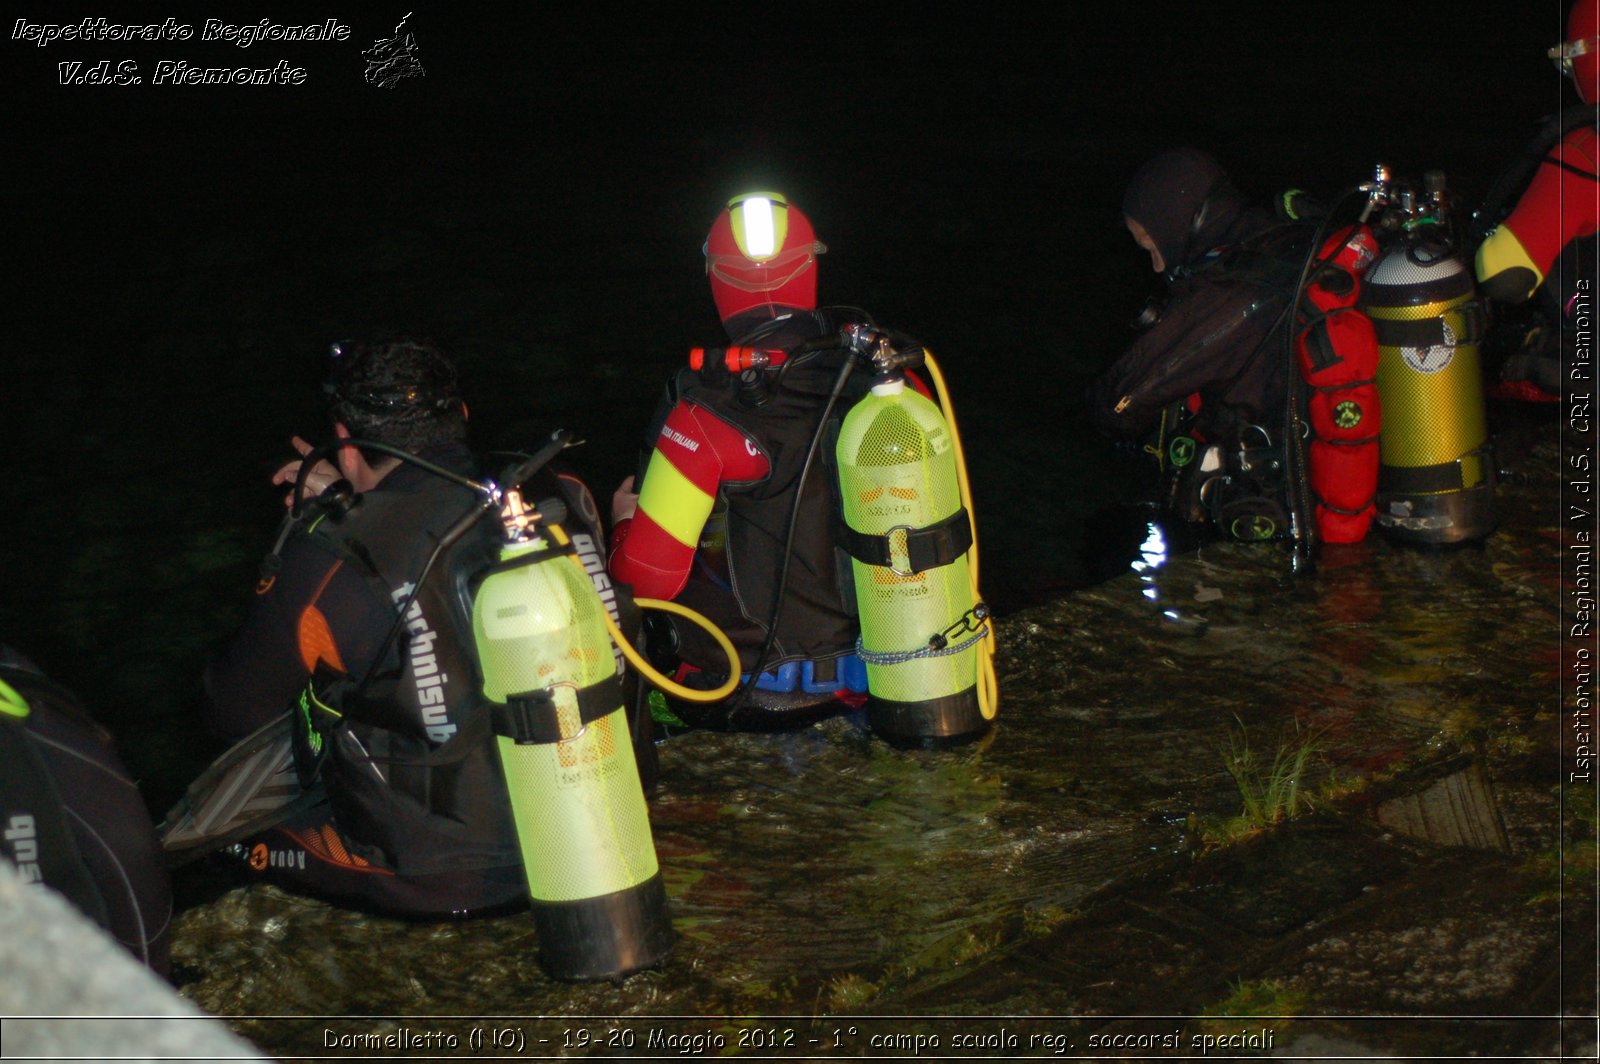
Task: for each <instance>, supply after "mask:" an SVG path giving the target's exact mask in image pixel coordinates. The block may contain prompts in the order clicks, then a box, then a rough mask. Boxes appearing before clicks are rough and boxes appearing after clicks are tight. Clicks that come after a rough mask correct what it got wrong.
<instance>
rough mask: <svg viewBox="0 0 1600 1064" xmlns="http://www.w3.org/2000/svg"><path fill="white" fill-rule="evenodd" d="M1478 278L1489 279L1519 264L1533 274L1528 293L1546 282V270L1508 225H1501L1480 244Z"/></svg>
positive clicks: (1481, 279) (1530, 293)
mask: <svg viewBox="0 0 1600 1064" xmlns="http://www.w3.org/2000/svg"><path fill="white" fill-rule="evenodd" d="M1476 265H1477V270H1478V280H1479V281H1487V280H1488V279H1489V278H1491V277H1493V276H1495V275H1496V274H1500V273H1504V272H1505V271H1506V270H1514V269H1516V268H1518V267H1519V266H1520V267H1521V268H1522V269H1524V270H1528V271H1530V272H1531V273H1532V274H1533V278H1534V280H1533V284H1531V285H1529V286H1528V292H1527V294H1528V295H1530V296H1531V295H1532V294H1533V290H1534V289H1535V288H1538V287H1539V285H1540V284H1542V283H1543V282H1544V271H1543V270H1541V269H1539V267H1538V266H1537V265H1536V264H1535V263H1534V261H1533V259H1532V258H1530V257H1529V256H1528V251H1527V249H1526V248H1524V247H1523V246H1522V241H1520V240H1518V239H1517V234H1516V233H1513V232H1512V231H1511V230H1510V229H1509V228H1507V227H1506V226H1503V225H1502V226H1500V227H1499V228H1497V229H1495V231H1494V232H1492V233H1490V234H1489V236H1488V238H1487V239H1485V240H1484V242H1483V243H1482V244H1480V245H1479V246H1478V259H1477V264H1476Z"/></svg>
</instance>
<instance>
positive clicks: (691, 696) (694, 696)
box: [545, 525, 740, 702]
mask: <svg viewBox="0 0 1600 1064" xmlns="http://www.w3.org/2000/svg"><path fill="white" fill-rule="evenodd" d="M545 531H546V532H548V533H549V534H550V538H551V539H553V540H555V541H556V543H557V545H559V546H562V547H565V546H566V545H567V543H568V539H567V533H566V531H565V530H564V529H562V527H561V526H560V525H546V526H545ZM567 557H568V558H571V559H572V564H573V565H576V566H577V567H578V568H579V569H581V570H583V578H584V579H585V580H587V579H589V571H588V570H587V569H584V568H583V562H582V561H580V560H579V558H578V556H577V555H576V554H569V555H567ZM633 601H634V602H635V603H637V604H638V605H639V607H640V608H641V609H647V610H662V611H663V612H666V613H676V614H677V615H678V616H680V617H684V618H687V619H688V620H690V621H692V622H694V623H695V624H697V625H699V626H700V627H701V628H704V629H705V630H706V631H707V632H709V633H710V634H711V638H713V639H715V640H716V641H717V645H718V646H719V647H721V648H722V652H723V653H724V654H726V655H728V679H727V682H726V683H724V684H723V685H722V686H721V687H718V688H716V689H715V690H712V691H701V690H697V689H696V688H693V687H685V686H683V685H682V684H681V683H678V682H677V681H675V680H673V679H672V677H670V676H664V675H662V674H661V673H660V672H658V671H656V668H655V667H654V666H653V665H651V664H650V662H648V661H646V660H645V656H644V655H643V654H641V653H639V652H638V651H637V650H635V649H634V647H633V644H632V643H630V642H628V637H627V636H625V635H623V634H622V629H620V628H618V627H617V622H616V619H615V618H613V617H612V616H611V611H610V610H606V609H602V610H601V611H600V613H601V615H603V616H604V617H605V619H606V629H607V630H608V631H610V633H611V638H612V640H613V641H614V642H615V643H616V644H617V648H618V649H619V650H621V651H622V656H623V657H625V658H627V659H628V661H629V662H630V663H632V665H633V667H634V668H636V669H638V670H639V671H640V672H641V673H643V674H644V677H645V679H647V680H649V681H650V682H651V683H653V684H655V685H656V686H657V687H659V688H661V689H662V690H663V691H665V692H666V693H667V694H669V695H671V696H672V697H674V698H681V699H683V700H684V701H685V702H720V701H722V700H723V699H724V698H727V697H728V696H729V695H731V694H733V692H734V691H736V690H738V688H739V682H740V676H739V652H738V651H737V650H735V649H734V648H733V643H732V642H731V641H730V640H729V639H728V636H727V634H726V633H724V632H723V630H722V629H721V628H718V627H717V626H716V625H715V624H712V623H711V621H709V620H707V619H706V618H705V617H703V616H701V615H700V614H698V613H696V612H695V611H694V610H691V609H690V608H689V607H687V606H680V605H678V604H677V603H676V602H668V601H666V600H665V599H652V598H640V599H634V600H633Z"/></svg>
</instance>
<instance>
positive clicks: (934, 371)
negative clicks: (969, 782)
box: [923, 348, 1000, 720]
mask: <svg viewBox="0 0 1600 1064" xmlns="http://www.w3.org/2000/svg"><path fill="white" fill-rule="evenodd" d="M923 354H924V356H925V364H926V365H927V367H928V375H929V376H931V377H932V378H933V388H934V391H936V392H937V393H938V395H939V407H940V409H941V410H943V411H944V419H945V422H946V423H947V424H948V425H949V426H950V440H951V443H953V444H954V446H955V453H956V482H957V483H958V484H960V485H961V505H962V506H965V507H966V508H967V516H968V519H969V520H970V521H971V522H972V557H971V558H970V559H969V560H968V564H967V574H968V576H969V577H970V578H971V580H972V601H973V602H982V601H983V593H982V592H981V591H979V590H978V519H977V517H976V514H977V511H976V510H974V509H973V508H972V488H971V485H970V484H969V483H968V482H967V452H966V451H965V449H963V448H962V446H961V432H960V430H959V429H958V428H957V427H956V412H955V410H954V409H953V408H952V407H951V405H950V398H949V394H950V393H949V392H948V391H947V390H946V389H945V385H944V374H943V373H941V372H939V363H938V362H936V361H934V358H933V352H932V351H929V350H927V349H926V348H924V349H923ZM988 623H989V634H988V635H986V636H984V639H983V642H981V643H979V644H978V711H979V712H980V713H982V714H983V719H984V720H993V719H994V718H995V714H996V713H998V712H1000V682H999V680H998V679H997V677H996V674H995V668H994V655H995V646H996V642H995V622H994V617H993V616H991V617H990V618H989V622H988Z"/></svg>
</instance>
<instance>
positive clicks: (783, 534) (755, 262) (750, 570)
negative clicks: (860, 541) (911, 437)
mask: <svg viewBox="0 0 1600 1064" xmlns="http://www.w3.org/2000/svg"><path fill="white" fill-rule="evenodd" d="M825 250H826V248H825V247H824V245H823V244H822V243H821V242H820V241H819V240H817V238H816V233H815V231H814V230H813V229H812V226H811V221H810V219H808V218H807V217H806V216H805V214H804V213H803V212H802V211H801V210H800V209H799V208H798V207H796V206H795V205H794V204H793V203H790V202H789V200H788V199H787V198H786V197H785V196H783V195H782V194H780V193H777V192H751V193H745V194H742V195H738V196H735V197H733V198H732V199H731V200H729V201H728V204H727V206H726V207H725V208H724V209H723V210H722V212H721V213H720V214H718V216H717V218H716V220H715V221H714V222H713V223H712V226H711V231H710V234H709V235H708V236H707V238H706V243H705V256H706V274H707V276H708V278H709V279H710V285H711V297H712V300H713V301H714V302H715V304H716V308H717V314H718V316H719V317H720V318H721V319H722V324H723V328H724V330H725V331H726V333H727V336H728V340H729V341H730V342H731V343H732V344H733V345H743V346H747V347H749V348H751V349H753V350H754V351H755V352H756V353H757V354H756V355H755V356H753V357H754V358H755V359H756V360H757V361H759V362H763V363H765V364H764V365H760V366H751V367H749V368H746V369H741V368H740V367H739V366H737V365H736V366H734V367H733V368H732V369H731V370H729V369H728V368H727V367H725V366H723V365H722V364H721V362H720V361H719V360H718V359H716V358H714V357H713V358H711V359H710V364H709V365H706V366H702V367H700V368H691V369H684V370H681V371H680V372H679V373H678V374H677V376H676V377H675V378H674V380H673V381H672V382H671V384H670V385H669V387H668V392H667V396H666V398H665V399H664V400H663V402H662V404H661V406H660V407H659V408H658V410H657V414H656V417H655V418H654V420H653V421H652V428H651V431H650V433H649V445H648V448H649V451H650V454H649V458H648V465H647V467H646V470H645V473H644V475H643V479H642V481H641V482H640V484H639V490H638V493H637V494H635V491H634V487H635V479H636V478H634V477H629V478H628V479H627V480H625V481H623V483H622V485H621V486H620V487H619V488H618V489H617V492H616V494H615V495H614V496H613V500H612V517H613V520H614V521H615V529H614V532H613V547H612V553H611V564H610V569H611V575H612V576H613V578H615V579H616V580H618V581H620V582H622V583H625V584H629V585H632V588H633V591H634V593H635V594H637V595H639V596H642V597H649V598H660V599H675V600H677V601H678V602H679V603H682V604H683V605H686V606H688V607H690V608H692V609H694V610H696V611H697V612H699V613H701V614H704V615H705V616H707V617H709V618H710V619H711V620H713V621H714V622H716V623H717V625H718V626H719V627H720V628H722V629H723V630H724V631H725V632H727V633H728V635H729V636H730V638H731V639H732V640H733V642H734V644H735V646H736V647H737V648H738V650H739V654H740V658H741V666H742V669H743V671H744V673H745V675H746V678H747V679H746V684H745V685H744V686H743V687H742V688H741V690H740V691H738V692H736V693H735V694H734V695H732V696H730V698H729V699H728V700H727V701H726V703H724V704H720V705H718V706H716V707H713V708H712V709H710V710H707V711H703V712H702V713H700V714H699V715H698V716H694V714H695V707H693V706H689V705H682V706H679V705H678V704H676V703H674V706H673V708H674V709H675V710H677V711H678V713H679V715H680V716H681V717H683V721H682V722H683V723H687V724H692V725H697V726H698V725H706V726H721V727H733V728H751V729H763V728H781V727H789V726H795V725H798V724H801V723H804V722H806V721H809V720H813V719H816V718H817V717H818V716H821V715H824V714H826V713H831V712H834V711H836V710H837V709H839V708H840V706H841V705H842V704H845V703H849V702H851V701H852V700H859V699H858V694H859V692H863V691H865V689H866V688H865V673H864V671H862V670H861V669H860V666H859V662H858V661H857V660H856V659H855V654H854V649H855V641H856V636H857V634H858V632H859V625H858V623H857V619H856V613H855V610H854V608H853V606H852V604H851V593H850V581H851V572H850V566H849V563H848V561H847V560H846V561H841V560H840V558H841V555H840V554H839V553H838V552H837V551H836V549H835V547H834V532H833V527H832V525H833V521H834V518H835V514H836V513H837V512H838V507H837V501H836V499H835V498H834V495H835V492H836V490H837V489H836V486H835V484H836V480H835V477H834V475H833V471H832V469H831V468H827V467H826V466H825V461H826V459H825V458H824V459H819V460H818V461H817V462H816V463H815V465H816V468H813V469H811V470H810V471H809V473H807V474H806V475H805V476H804V477H802V469H803V467H804V466H805V459H806V455H807V452H808V450H809V449H810V444H811V441H812V438H813V436H814V434H815V433H816V432H817V430H818V426H817V421H818V418H819V415H820V414H821V412H822V410H823V408H824V407H825V406H826V403H827V399H828V394H829V391H830V388H831V387H832V385H833V383H834V380H835V378H836V377H837V376H838V371H839V369H840V367H841V365H842V360H843V359H844V358H845V357H846V356H845V354H844V353H843V352H842V351H841V350H839V349H838V348H837V347H835V346H830V345H829V344H828V342H827V341H828V340H829V339H830V338H833V337H838V336H839V335H840V334H841V330H842V329H843V328H844V327H845V326H847V325H849V324H852V323H856V322H861V323H870V319H869V318H868V316H867V315H866V314H865V312H863V311H860V310H857V309H854V308H843V307H829V308H819V307H818V306H817V256H818V255H820V254H822V253H823V252H824V251H825ZM868 376H870V375H868V374H860V375H857V378H856V379H855V380H853V381H852V382H851V384H852V385H859V387H858V388H857V389H856V390H854V391H850V390H847V392H846V394H845V397H844V398H845V400H846V401H845V402H841V403H839V404H838V406H837V408H836V412H835V416H836V417H839V418H842V417H843V414H844V411H845V408H846V407H847V406H848V401H850V400H852V399H853V398H855V397H858V396H859V395H860V394H861V393H863V392H864V391H865V390H866V388H867V386H868V384H869V381H868V380H867V377H868ZM826 451H827V447H826V446H823V447H821V448H819V453H825V452H826ZM802 480H803V484H804V486H803V488H800V489H798V490H801V491H803V498H802V499H801V500H800V505H799V506H798V508H796V505H795V503H796V491H797V486H798V485H800V484H801V482H802ZM791 519H792V520H793V524H792V526H791ZM786 566H787V569H788V577H787V581H785V580H784V578H783V570H784V569H785V567H786ZM780 585H784V586H786V590H785V593H784V594H783V595H782V596H781V597H782V602H781V605H780V603H779V597H780V596H779V594H778V588H779V587H780ZM652 616H653V617H654V615H652ZM774 620H775V621H776V623H775V624H774ZM652 623H654V624H655V625H657V626H658V627H657V630H656V632H655V633H654V636H653V639H652V651H653V652H654V651H655V650H657V649H659V645H660V644H661V643H663V642H666V643H669V644H671V645H672V646H673V647H674V657H675V659H676V660H675V662H674V664H675V665H676V667H677V668H678V672H679V677H680V680H681V681H682V682H686V683H689V684H699V685H703V686H707V687H714V686H717V683H718V682H720V681H721V680H722V679H724V678H725V676H726V670H727V664H726V660H727V659H726V657H725V656H724V655H723V654H722V653H721V652H720V651H718V650H717V648H716V646H715V644H713V643H711V641H710V639H709V637H707V636H706V635H705V634H704V633H703V632H702V631H701V630H700V629H698V628H696V627H694V626H692V625H687V624H686V625H674V626H673V628H672V630H671V631H666V630H664V629H663V628H661V627H660V625H662V624H663V619H659V618H656V619H653V622H652ZM702 670H704V671H702ZM691 716H694V719H691Z"/></svg>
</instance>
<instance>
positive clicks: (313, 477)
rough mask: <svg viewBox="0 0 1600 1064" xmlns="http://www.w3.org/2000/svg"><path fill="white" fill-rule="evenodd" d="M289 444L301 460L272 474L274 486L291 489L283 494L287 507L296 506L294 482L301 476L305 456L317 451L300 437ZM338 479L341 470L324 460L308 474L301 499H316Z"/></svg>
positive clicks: (288, 464) (286, 464)
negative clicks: (283, 486)
mask: <svg viewBox="0 0 1600 1064" xmlns="http://www.w3.org/2000/svg"><path fill="white" fill-rule="evenodd" d="M289 442H290V443H291V444H292V445H293V446H294V449H295V450H297V451H299V452H300V459H299V460H296V461H293V462H286V463H285V464H284V465H282V466H281V467H279V469H278V471H277V472H276V473H274V474H272V482H273V483H274V484H283V485H286V486H287V487H288V488H289V490H288V491H286V492H284V493H283V505H284V506H285V507H289V506H293V505H294V499H292V498H290V496H292V495H293V494H294V482H295V480H296V478H298V477H299V476H300V467H301V465H303V464H304V459H305V456H306V455H308V454H310V453H311V452H312V451H313V450H315V449H316V448H314V447H312V446H311V444H309V443H307V442H306V441H305V440H302V439H301V438H300V437H299V436H295V437H292V438H291V439H290V440H289ZM338 479H339V470H338V469H336V468H335V467H334V465H333V463H332V462H330V461H328V460H327V459H326V458H324V459H322V460H321V461H319V462H318V463H317V464H316V465H314V466H312V467H311V472H309V473H307V474H306V485H305V488H304V490H303V491H302V492H301V494H300V497H301V498H302V499H314V498H316V497H317V496H318V495H321V494H322V493H323V491H324V490H326V489H327V487H328V485H329V484H332V483H333V482H334V481H336V480H338Z"/></svg>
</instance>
